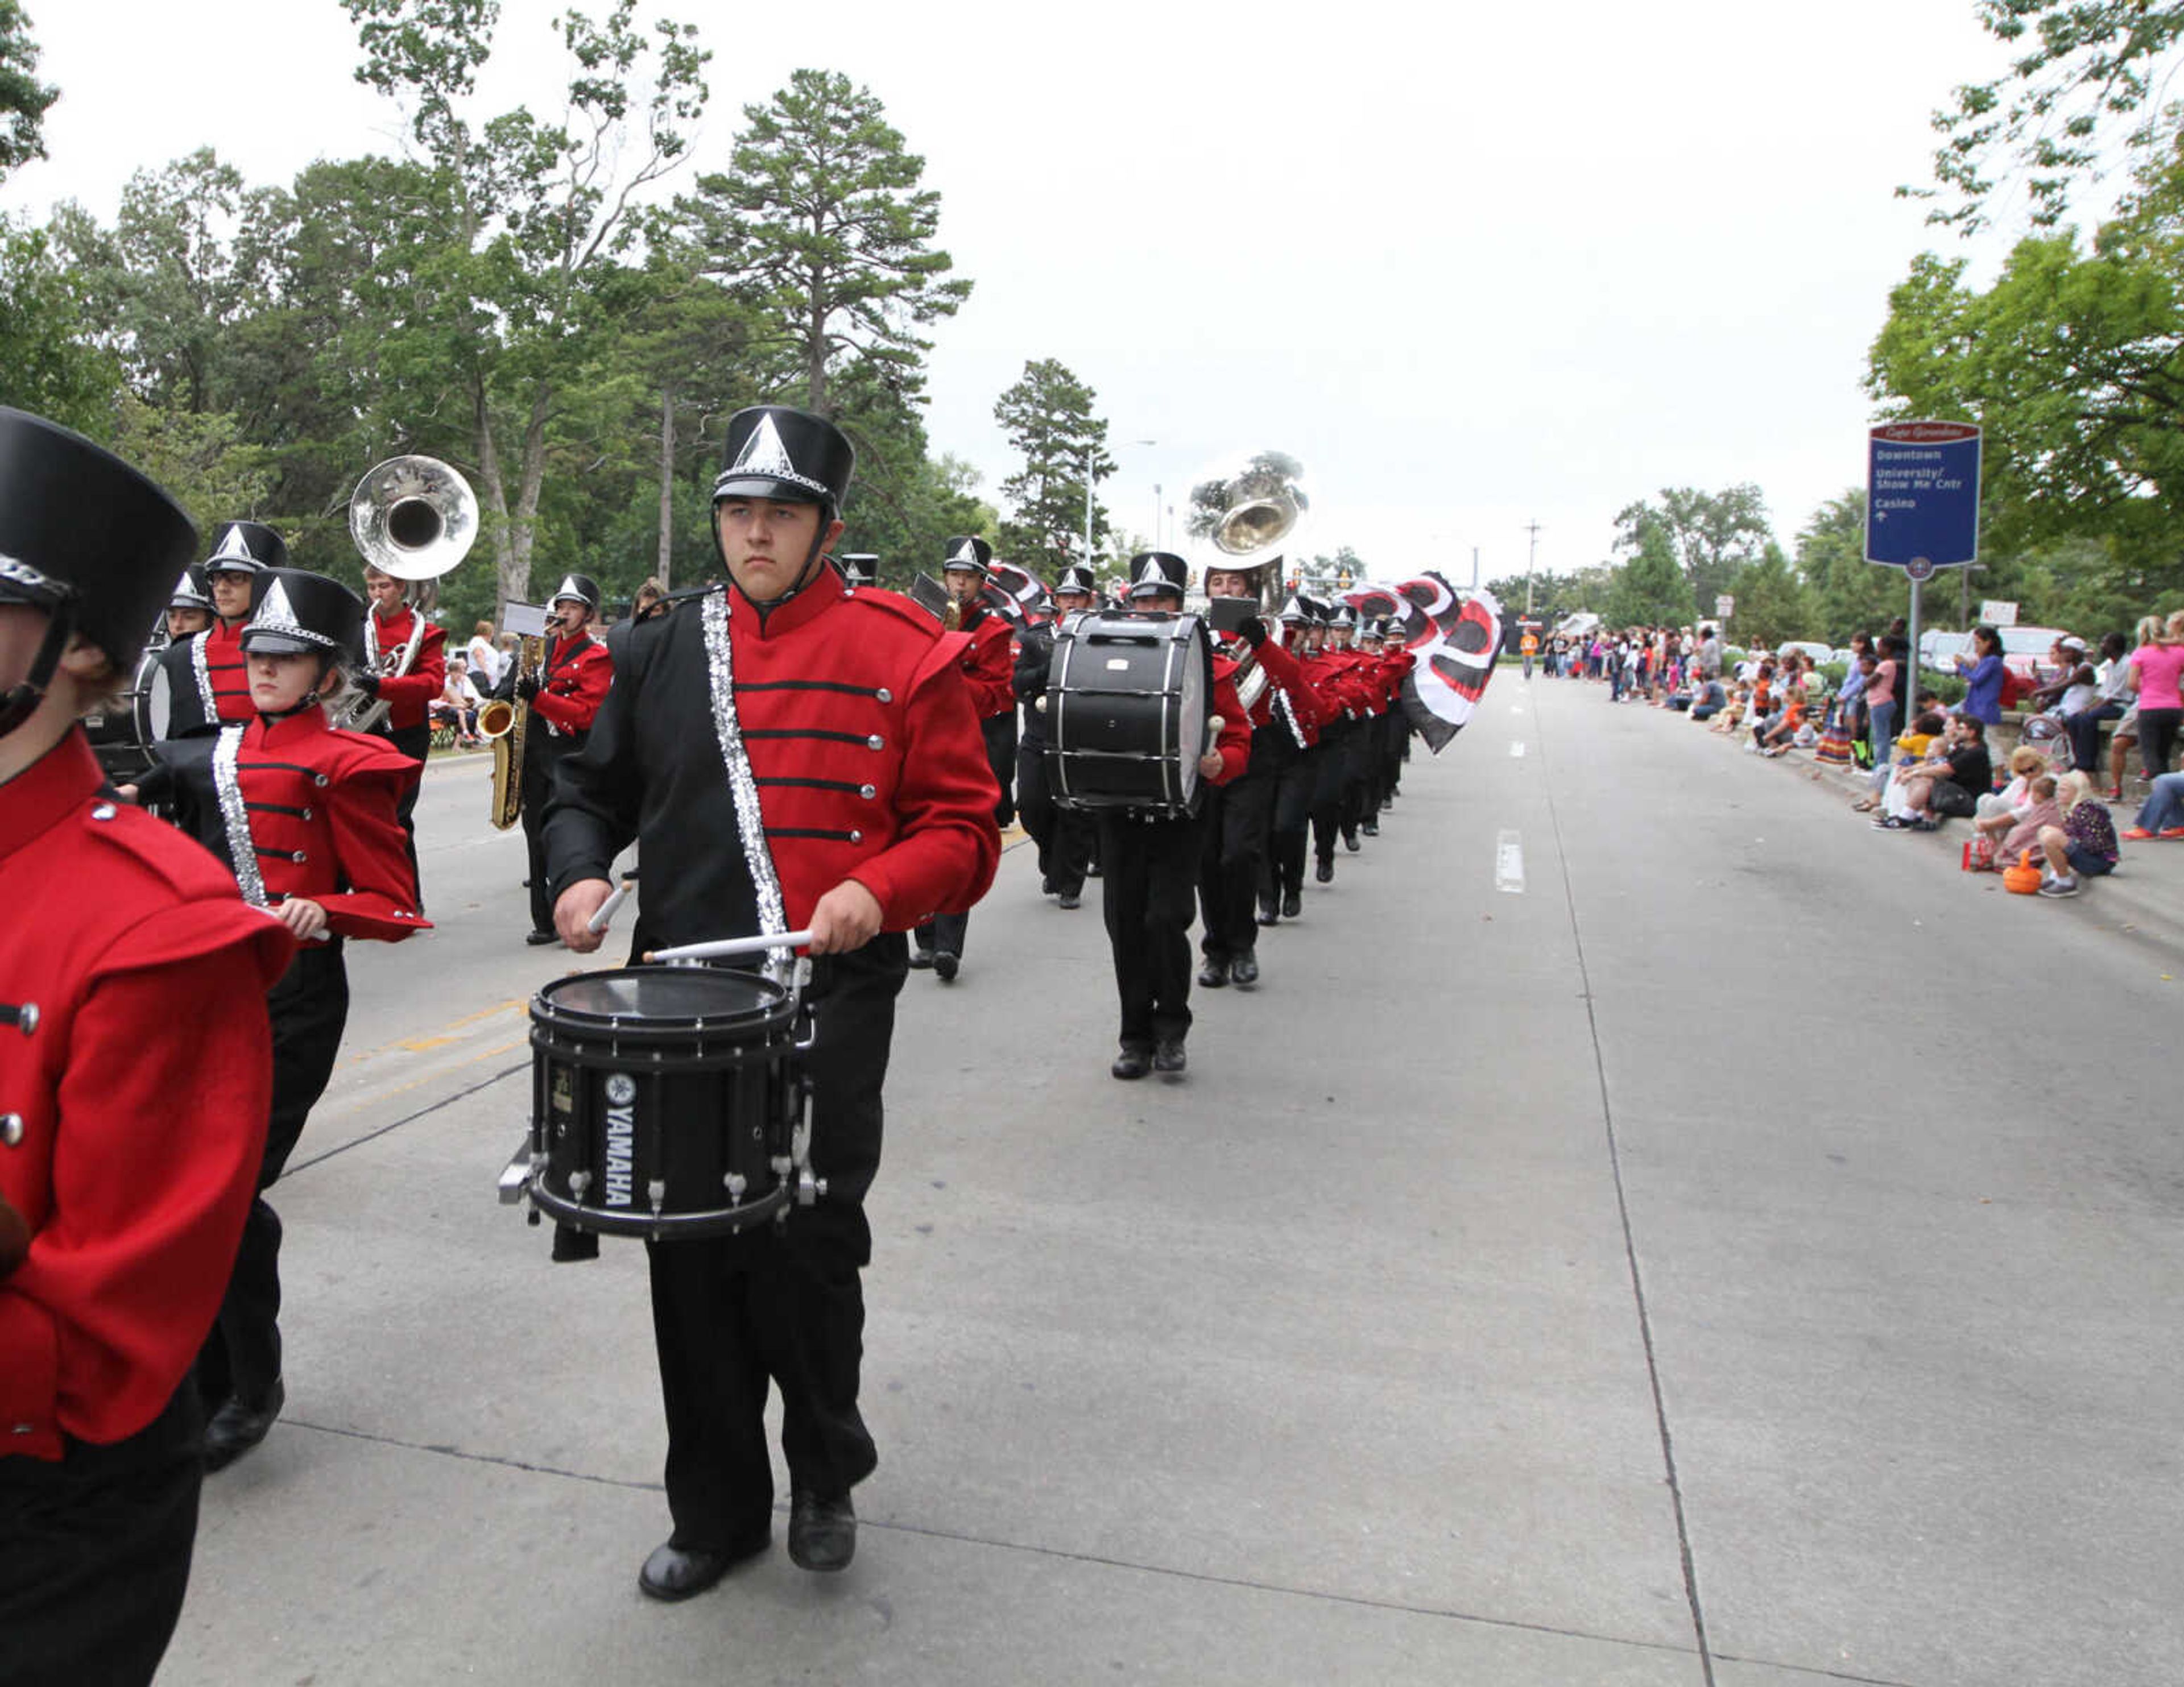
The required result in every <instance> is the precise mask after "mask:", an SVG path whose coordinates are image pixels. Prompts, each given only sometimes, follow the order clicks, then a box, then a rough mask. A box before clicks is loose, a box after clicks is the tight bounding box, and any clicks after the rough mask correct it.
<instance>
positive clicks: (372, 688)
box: [349, 674, 379, 697]
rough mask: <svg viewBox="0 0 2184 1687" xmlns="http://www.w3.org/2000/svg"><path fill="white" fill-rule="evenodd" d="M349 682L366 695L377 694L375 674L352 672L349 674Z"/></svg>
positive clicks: (377, 685) (377, 677)
mask: <svg viewBox="0 0 2184 1687" xmlns="http://www.w3.org/2000/svg"><path fill="white" fill-rule="evenodd" d="M349 683H350V684H351V685H353V686H354V687H355V688H357V689H358V690H359V691H360V692H362V693H364V694H365V696H366V697H376V696H378V695H379V676H378V675H377V674H353V675H351V676H349Z"/></svg>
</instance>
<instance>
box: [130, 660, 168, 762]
mask: <svg viewBox="0 0 2184 1687" xmlns="http://www.w3.org/2000/svg"><path fill="white" fill-rule="evenodd" d="M136 692H137V699H136V718H137V720H138V721H140V722H142V725H143V727H144V732H145V737H146V738H147V740H153V739H159V738H165V737H166V736H167V728H168V726H169V724H170V722H171V721H172V720H173V719H174V712H175V693H174V686H173V682H172V681H171V680H170V677H169V676H168V673H167V665H166V664H165V663H164V662H163V661H161V660H159V653H158V652H157V651H153V650H148V651H146V652H145V653H144V660H142V661H141V662H139V663H138V664H137V665H136Z"/></svg>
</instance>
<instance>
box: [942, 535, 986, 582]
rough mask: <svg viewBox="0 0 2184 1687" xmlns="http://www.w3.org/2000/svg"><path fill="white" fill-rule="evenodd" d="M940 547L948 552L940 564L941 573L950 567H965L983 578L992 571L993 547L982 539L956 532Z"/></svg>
mask: <svg viewBox="0 0 2184 1687" xmlns="http://www.w3.org/2000/svg"><path fill="white" fill-rule="evenodd" d="M942 548H943V549H944V550H945V551H946V552H947V554H948V560H946V561H945V562H944V563H942V564H941V565H940V571H941V572H942V573H943V574H945V573H946V572H947V571H949V570H950V569H951V568H967V569H969V570H970V571H972V572H973V573H975V574H977V575H978V576H980V577H981V578H982V579H983V577H984V576H986V575H988V574H989V573H991V572H992V567H991V565H992V563H993V560H994V548H993V547H992V546H991V545H989V544H988V543H986V542H985V541H984V540H983V539H981V538H978V537H973V536H972V535H971V534H969V533H958V534H956V536H955V537H953V538H951V539H950V540H949V541H948V543H946V544H945V545H944V547H942Z"/></svg>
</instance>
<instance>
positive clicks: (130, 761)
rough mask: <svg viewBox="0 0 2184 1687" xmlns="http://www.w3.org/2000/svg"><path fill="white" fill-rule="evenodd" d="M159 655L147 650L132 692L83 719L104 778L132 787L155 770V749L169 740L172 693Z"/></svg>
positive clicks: (85, 732) (138, 667) (87, 735)
mask: <svg viewBox="0 0 2184 1687" xmlns="http://www.w3.org/2000/svg"><path fill="white" fill-rule="evenodd" d="M160 654H161V653H160V652H159V651H157V650H147V651H146V652H145V653H144V654H143V656H142V659H141V660H139V661H138V662H137V664H136V674H135V676H133V677H132V678H131V680H130V682H129V689H128V690H126V691H125V692H123V693H121V695H120V697H118V698H116V699H114V706H113V707H112V708H111V709H108V710H102V711H100V712H99V713H98V714H96V715H85V716H84V717H83V730H84V735H85V736H86V738H89V739H90V740H91V747H92V750H93V751H95V752H96V753H97V756H98V765H99V766H101V767H102V768H103V769H105V771H106V777H108V778H109V779H111V780H112V781H114V783H116V784H117V785H132V784H135V783H136V782H137V781H139V780H141V779H142V777H144V776H145V775H146V774H147V773H148V772H150V771H152V767H153V755H152V746H153V744H155V743H158V742H159V740H160V739H162V738H165V737H166V736H167V727H168V723H169V720H170V716H171V715H172V713H173V705H174V693H173V690H172V688H171V686H170V683H169V680H168V676H167V669H166V665H165V664H164V663H163V662H162V661H161V660H159V657H160Z"/></svg>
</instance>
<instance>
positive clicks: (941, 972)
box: [933, 949, 963, 984]
mask: <svg viewBox="0 0 2184 1687" xmlns="http://www.w3.org/2000/svg"><path fill="white" fill-rule="evenodd" d="M962 964H963V961H962V958H961V956H960V955H950V954H949V952H948V951H947V950H946V949H942V950H940V951H939V953H938V954H937V955H934V956H933V977H936V978H938V979H939V981H940V982H941V983H944V984H952V983H955V982H956V969H957V968H958V967H960V966H962Z"/></svg>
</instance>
